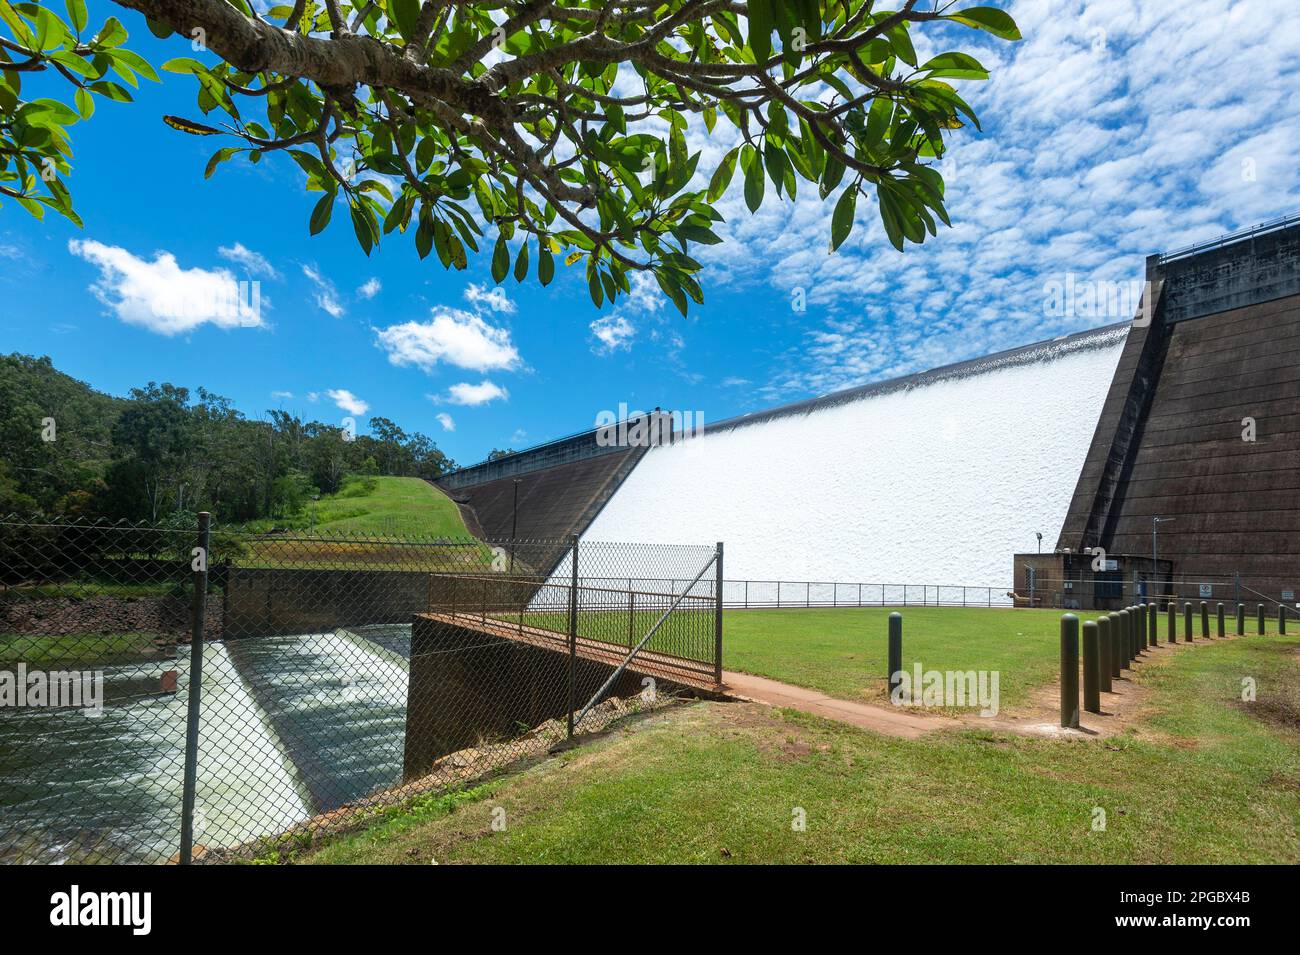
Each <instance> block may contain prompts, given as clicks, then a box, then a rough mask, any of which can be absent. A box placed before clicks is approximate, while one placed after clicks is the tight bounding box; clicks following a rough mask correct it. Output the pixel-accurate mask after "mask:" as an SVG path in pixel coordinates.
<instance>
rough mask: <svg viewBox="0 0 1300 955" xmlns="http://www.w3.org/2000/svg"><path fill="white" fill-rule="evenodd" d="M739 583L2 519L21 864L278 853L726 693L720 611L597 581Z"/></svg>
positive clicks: (2, 719)
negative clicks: (635, 717) (708, 692)
mask: <svg viewBox="0 0 1300 955" xmlns="http://www.w3.org/2000/svg"><path fill="white" fill-rule="evenodd" d="M205 540H206V545H207V546H206V547H202V546H201V544H202V542H204V541H205ZM575 555H576V562H575ZM720 565H721V561H720V550H719V549H715V548H714V547H690V546H682V547H670V546H657V545H635V544H602V543H588V542H581V543H580V544H579V543H577V542H576V541H573V540H569V541H487V542H484V541H478V540H472V539H458V540H446V539H441V540H434V539H414V538H378V537H366V536H347V535H339V534H335V535H330V536H327V537H321V536H309V535H283V534H281V535H267V536H255V535H246V534H242V533H238V532H226V531H221V530H218V529H212V530H211V531H210V533H208V534H207V536H206V538H204V537H203V532H202V531H201V530H200V529H199V528H197V527H194V526H179V527H169V528H145V527H135V526H127V525H103V524H99V525H90V524H76V523H72V524H62V525H54V524H37V523H31V522H24V521H21V520H16V519H12V518H11V519H5V520H0V861H4V862H164V861H168V860H173V861H178V860H183V859H185V858H188V857H193V858H196V859H205V860H219V859H223V858H228V857H251V856H258V855H265V854H270V853H276V852H282V851H285V850H286V849H291V848H293V847H297V846H300V845H303V844H305V843H306V842H308V841H310V839H311V838H312V837H313V836H315V835H316V834H318V833H320V832H322V831H325V830H332V829H337V828H346V827H348V826H350V825H353V824H355V823H356V822H357V821H358V820H359V819H362V818H364V817H365V816H366V815H368V814H369V813H371V812H372V811H373V810H374V809H375V808H377V807H379V806H381V805H385V804H389V803H393V802H399V801H402V800H404V799H406V798H409V797H412V796H415V795H418V794H420V793H423V792H426V791H430V790H439V789H443V788H447V787H455V786H460V785H469V784H471V783H472V782H473V781H474V780H477V779H481V778H483V777H484V776H485V775H488V774H490V773H492V772H494V771H496V770H499V769H500V768H502V767H504V766H505V765H506V764H508V763H510V762H512V761H514V760H517V759H519V758H521V757H526V756H531V755H540V754H542V753H545V752H547V751H548V750H550V749H551V748H553V747H554V746H556V745H557V744H564V742H565V741H566V740H567V739H568V738H570V737H572V736H574V735H579V734H582V733H590V732H593V731H598V730H600V729H602V728H603V727H605V726H606V725H608V724H609V723H610V722H611V721H613V720H615V719H618V718H620V717H621V716H624V715H626V714H628V713H630V712H635V711H638V710H641V709H644V708H645V707H647V706H654V705H659V704H661V703H663V702H666V701H668V700H670V699H671V698H672V697H673V696H674V694H676V693H678V692H680V691H681V690H683V689H692V688H709V687H711V686H714V685H716V683H717V680H718V674H719V673H720V666H721V662H720V661H721V656H720V649H721V629H720V627H721V613H720V607H719V606H718V605H717V602H716V601H715V600H713V599H712V598H710V597H707V596H702V595H696V594H694V593H688V592H679V593H672V592H667V591H665V590H662V589H661V590H658V591H656V590H655V589H654V588H648V589H638V590H637V591H635V592H634V591H633V590H632V589H631V588H628V589H626V590H620V589H619V588H613V587H608V586H605V585H604V583H602V584H599V585H597V584H593V583H591V579H590V578H597V577H598V578H601V579H602V581H605V580H608V579H610V578H627V577H632V578H645V577H654V578H672V577H674V576H678V577H683V578H686V579H690V578H692V577H695V578H698V580H699V581H703V580H706V579H716V577H717V575H718V573H719V571H718V568H719V567H720ZM699 586H701V585H700V584H698V583H697V588H698V587H699ZM692 589H694V588H692ZM195 632H199V633H200V635H201V639H200V640H198V641H193V640H192V639H191V635H192V634H193V633H195Z"/></svg>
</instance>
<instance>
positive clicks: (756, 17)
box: [745, 0, 784, 63]
mask: <svg viewBox="0 0 1300 955" xmlns="http://www.w3.org/2000/svg"><path fill="white" fill-rule="evenodd" d="M781 2H784V0H749V4H748V6H747V8H746V11H745V12H746V14H747V15H748V17H749V48H750V49H751V50H753V51H754V62H755V63H764V62H766V61H767V60H769V59H771V58H772V28H773V27H774V26H775V21H776V15H775V14H776V11H775V9H774V4H776V3H781Z"/></svg>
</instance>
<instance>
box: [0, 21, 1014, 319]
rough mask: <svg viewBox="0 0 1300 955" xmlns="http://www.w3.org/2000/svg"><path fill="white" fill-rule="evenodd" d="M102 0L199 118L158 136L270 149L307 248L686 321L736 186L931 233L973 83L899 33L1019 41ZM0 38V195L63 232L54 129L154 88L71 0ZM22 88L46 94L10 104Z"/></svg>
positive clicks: (997, 30)
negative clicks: (645, 307)
mask: <svg viewBox="0 0 1300 955" xmlns="http://www.w3.org/2000/svg"><path fill="white" fill-rule="evenodd" d="M116 2H117V5H118V6H120V7H123V8H125V9H128V10H132V11H138V12H139V13H142V14H144V15H145V17H146V18H147V23H148V26H149V29H151V30H152V31H153V32H154V33H155V34H156V35H157V36H159V37H164V38H167V37H172V36H173V35H176V36H177V39H176V40H175V46H176V48H177V56H176V57H175V58H174V59H171V60H169V61H167V62H166V63H163V64H162V68H163V69H164V70H165V71H167V72H170V73H174V74H181V75H184V76H186V77H188V80H187V81H188V82H191V83H193V88H194V90H195V94H196V97H197V102H196V109H195V111H194V115H193V116H185V117H168V118H167V122H168V123H169V124H170V125H171V126H172V127H173V129H175V130H179V131H180V132H181V133H184V134H191V135H195V136H205V137H208V136H210V137H212V140H213V142H214V144H216V145H217V146H218V147H219V148H218V149H217V151H216V152H215V153H213V155H212V158H211V160H210V162H209V163H208V167H207V170H206V172H205V175H211V174H212V173H213V170H214V169H215V168H216V167H217V166H219V165H220V164H221V163H223V162H228V161H231V160H233V159H236V158H238V159H239V160H240V161H248V162H254V163H255V162H258V161H260V160H261V158H262V157H263V156H265V155H266V154H267V153H270V152H279V151H284V152H286V153H287V154H288V155H289V156H291V157H292V159H293V161H294V162H295V163H297V165H298V166H299V168H300V169H301V173H302V176H303V180H302V181H303V184H304V186H305V188H306V190H307V191H308V192H309V193H314V194H316V198H315V199H314V202H313V208H312V211H311V213H310V218H309V226H310V231H311V232H312V233H313V234H315V233H317V232H320V231H321V230H323V229H325V228H326V227H327V226H328V225H329V224H330V222H331V219H333V218H336V217H337V218H343V217H344V216H346V218H347V219H348V220H349V222H350V225H351V227H352V229H353V231H354V232H355V234H356V237H357V241H358V242H359V243H360V245H361V247H362V249H364V250H365V252H366V253H367V254H369V252H370V250H371V249H372V248H373V247H374V246H375V245H376V244H378V243H379V241H380V239H381V237H383V236H386V235H389V234H391V233H393V232H395V231H396V232H403V233H410V234H412V235H413V236H414V240H415V246H416V248H417V250H418V251H419V253H420V255H421V256H422V257H423V256H427V255H428V254H430V252H435V253H436V254H437V257H438V259H439V260H440V261H441V263H442V265H443V266H444V267H445V268H456V269H464V268H466V267H467V264H468V252H469V251H477V250H479V249H480V247H482V248H485V249H486V248H488V247H490V248H491V250H492V251H491V271H492V275H493V277H494V278H495V280H496V281H498V282H500V281H502V280H503V279H504V278H505V277H506V275H507V274H510V273H511V272H513V274H514V276H515V278H516V279H518V280H522V279H523V278H525V277H526V276H529V275H532V274H535V275H536V276H537V278H538V279H539V281H540V282H541V283H542V284H543V285H545V284H548V283H549V282H550V281H551V280H552V278H553V276H554V274H555V260H556V257H557V256H558V257H559V258H561V259H562V260H563V261H564V263H565V264H566V265H570V266H572V265H577V264H579V263H581V264H583V266H584V268H585V271H586V279H587V287H588V289H589V291H590V295H591V298H592V301H593V302H594V303H595V304H596V305H597V306H600V305H601V304H602V303H603V302H605V301H606V300H610V301H612V300H614V299H615V298H617V297H618V296H619V295H622V294H625V293H627V292H628V291H630V288H631V284H630V276H631V275H632V274H633V273H636V272H644V273H648V274H652V275H653V276H654V277H655V279H656V281H657V282H658V284H659V286H660V288H661V289H662V290H663V292H664V294H665V295H667V296H668V297H669V298H670V299H671V300H672V301H673V303H674V304H675V305H676V306H677V308H678V309H679V310H681V312H682V313H683V314H685V312H686V310H687V303H688V301H695V302H702V301H703V297H704V293H703V291H702V289H701V287H700V283H699V281H698V278H697V275H698V273H699V272H700V271H701V265H700V263H699V261H698V260H697V259H695V258H694V257H693V255H692V251H693V246H694V245H696V244H706V245H707V244H711V243H715V242H718V241H719V238H718V236H717V234H716V232H715V231H714V225H715V224H716V222H717V221H718V220H719V219H720V218H721V216H720V215H719V213H718V212H717V209H716V205H717V203H718V200H719V199H720V198H721V197H722V195H723V193H725V192H726V191H727V189H728V187H729V186H730V185H731V183H732V180H733V178H735V177H736V174H737V172H739V174H740V175H739V178H740V179H741V180H742V182H743V192H744V197H745V202H746V203H747V205H748V206H749V208H750V210H751V211H752V210H755V209H757V208H758V207H759V206H760V205H761V204H762V203H763V202H764V201H767V200H770V199H772V198H773V197H775V198H777V199H778V200H779V199H782V198H785V197H791V198H792V197H794V196H795V194H796V192H797V191H798V189H799V184H800V182H804V183H809V184H811V185H812V186H814V187H815V188H816V190H817V192H818V194H819V195H820V196H821V198H822V199H829V198H830V197H831V196H836V199H835V205H834V212H833V213H832V215H831V216H830V222H829V228H828V229H827V233H828V239H829V245H830V248H831V249H832V250H834V249H835V248H836V247H837V246H839V245H840V244H841V243H842V242H843V241H844V240H845V238H846V237H847V236H848V235H849V232H850V230H851V229H852V227H853V222H854V214H855V209H856V205H857V203H858V202H859V200H860V199H862V198H864V197H868V196H871V195H873V194H874V197H875V199H876V200H877V202H878V206H879V215H880V218H881V221H882V223H883V224H884V229H885V233H886V234H887V235H888V237H889V240H890V241H891V242H892V243H893V244H894V245H895V246H897V247H898V248H899V249H900V250H901V249H902V248H903V247H904V244H905V243H906V242H922V241H924V239H925V237H926V235H927V234H929V235H934V234H935V233H936V229H937V223H939V222H942V223H945V224H946V223H948V213H947V210H946V209H945V207H944V183H943V179H942V177H941V176H940V174H939V173H938V172H937V171H936V169H935V165H934V160H936V159H938V158H939V157H941V156H942V155H943V153H944V151H945V149H946V145H945V141H944V134H945V132H946V131H947V130H951V129H956V128H959V127H961V126H964V125H966V124H968V123H969V124H974V125H976V126H978V122H977V120H976V117H975V114H974V112H973V111H972V110H971V108H970V107H969V105H967V103H966V102H965V100H964V99H963V98H962V96H961V95H960V94H959V93H958V91H957V89H956V88H955V87H954V86H953V85H952V81H953V80H981V79H984V78H986V77H987V75H988V74H987V72H986V71H985V70H984V68H983V67H982V66H981V65H980V64H979V63H978V62H977V61H976V60H975V59H974V58H973V57H971V56H970V55H968V54H966V53H962V52H944V53H940V54H938V55H937V56H932V57H928V58H926V59H925V60H924V61H922V60H921V58H919V57H918V56H917V54H916V51H915V48H914V43H913V35H914V33H915V32H918V31H920V30H922V29H927V28H928V27H930V26H931V25H932V24H939V23H943V22H947V23H955V24H960V25H962V26H964V27H970V28H973V29H977V30H983V31H986V32H988V33H990V34H992V35H993V36H996V37H1000V38H1003V39H1007V40H1015V39H1018V38H1019V36H1020V34H1019V32H1018V30H1017V29H1016V25H1015V23H1014V22H1013V21H1012V19H1011V17H1010V16H1008V15H1007V14H1006V13H1005V12H1003V11H1001V10H999V9H996V8H992V7H981V6H975V7H970V8H966V9H963V8H961V7H960V6H959V5H958V4H957V3H954V2H951V0H948V2H945V0H926V2H924V3H921V2H918V0H900V2H899V5H898V6H897V7H896V8H893V9H890V8H886V7H885V6H884V5H883V4H880V3H877V2H876V0H747V2H741V0H662V2H643V0H549V2H542V0H529V2H523V0H482V2H461V0H456V2H449V0H324V2H323V3H318V2H316V0H294V2H293V4H292V5H289V4H283V5H280V6H274V7H271V8H270V9H265V8H260V9H262V10H264V12H259V11H255V10H254V8H253V7H252V6H250V5H249V2H248V0H116ZM135 22H138V21H135ZM0 24H2V25H3V26H2V29H3V30H4V31H7V32H8V36H7V37H3V35H2V34H0V39H2V40H3V42H0V59H2V60H4V61H5V62H3V63H0V66H2V67H3V70H2V71H0V197H8V198H10V199H13V200H14V201H15V202H17V203H18V204H19V205H21V206H22V207H23V208H25V209H26V210H27V211H29V212H30V213H32V214H33V215H37V216H39V215H41V214H42V213H43V212H44V210H45V209H46V208H52V209H54V210H56V211H58V212H60V213H61V214H63V215H65V216H68V217H69V218H71V219H73V220H74V221H78V222H79V221H80V220H79V218H78V217H77V215H76V213H75V212H74V211H73V206H72V198H71V195H70V193H69V191H68V187H67V184H66V183H65V181H64V177H65V176H67V175H68V174H69V173H70V172H71V169H72V165H71V155H72V151H71V146H70V136H69V130H70V129H71V127H73V126H75V124H76V123H78V122H81V121H83V120H87V119H90V118H91V116H92V114H93V113H94V112H95V104H96V102H97V100H102V99H110V100H116V101H126V100H130V99H131V95H132V94H131V92H130V90H129V89H128V88H127V85H134V84H136V83H137V82H138V78H139V77H144V78H146V79H149V80H154V79H157V78H158V75H157V73H156V72H155V70H154V68H153V66H151V65H150V64H149V63H147V62H146V61H145V60H144V59H143V58H142V57H140V56H139V54H137V53H135V52H134V51H132V50H130V49H128V48H127V46H126V45H125V44H126V43H127V41H128V34H127V29H126V27H125V26H124V25H123V23H122V22H121V21H119V20H118V19H117V18H116V17H110V18H109V19H108V20H107V21H106V22H105V23H104V24H103V25H102V26H94V25H92V24H91V22H90V19H89V16H88V14H87V10H86V6H85V3H84V0H62V2H60V3H58V5H57V6H56V5H55V4H54V3H12V2H11V0H0ZM132 25H133V26H134V22H133V23H132ZM195 51H198V52H195ZM191 54H193V55H191ZM40 72H44V73H46V74H49V75H53V76H56V77H59V78H61V79H62V80H64V81H66V87H65V89H66V94H65V95H64V96H63V97H62V98H53V97H49V96H44V95H41V94H40V93H32V92H29V91H28V87H27V85H25V84H24V77H25V76H27V75H28V74H31V73H40ZM124 83H125V84H127V85H123V84H124ZM46 88H48V84H47V87H46ZM687 117H694V118H695V119H696V121H697V122H698V123H699V125H700V127H702V129H701V130H700V131H707V132H708V133H709V134H710V135H714V136H718V137H722V136H725V137H726V138H727V141H732V140H734V141H735V142H736V145H735V147H734V148H732V149H731V150H730V151H729V152H727V153H726V155H725V156H724V157H723V158H722V160H721V162H720V163H719V164H718V165H717V167H716V168H714V169H700V168H699V162H700V156H701V152H700V151H698V150H694V151H693V150H692V149H691V145H690V141H689V139H688V136H687V132H688V129H689V128H690V120H688V118H687ZM720 126H721V127H723V128H722V129H719V127H720ZM161 132H162V131H161V130H160V134H161ZM697 173H699V174H701V176H700V177H699V178H697ZM703 178H707V185H702V182H701V179H703ZM394 182H396V184H397V185H396V188H395V189H394V188H392V183H394ZM304 211H305V207H304Z"/></svg>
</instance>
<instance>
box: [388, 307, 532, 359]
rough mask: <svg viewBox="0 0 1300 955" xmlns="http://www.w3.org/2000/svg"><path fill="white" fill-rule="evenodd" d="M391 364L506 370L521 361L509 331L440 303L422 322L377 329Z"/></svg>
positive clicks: (472, 314) (469, 313)
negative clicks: (429, 316)
mask: <svg viewBox="0 0 1300 955" xmlns="http://www.w3.org/2000/svg"><path fill="white" fill-rule="evenodd" d="M376 335H377V338H378V343H379V347H381V348H382V349H384V351H386V352H387V353H388V360H389V361H390V362H392V363H393V364H394V365H411V366H414V367H416V368H419V369H421V370H422V371H426V372H427V371H432V370H433V369H434V368H435V367H436V366H437V365H438V364H439V363H446V364H448V365H455V366H456V367H457V368H466V369H469V370H470V371H509V370H511V369H514V368H517V367H518V366H519V364H520V358H519V351H518V349H516V348H515V346H514V343H513V342H512V341H511V339H510V331H509V329H506V328H500V327H498V326H495V325H490V324H488V323H487V322H486V321H484V320H483V318H482V317H480V316H478V315H476V314H474V313H472V312H466V311H464V310H462V309H458V308H448V307H446V306H442V305H439V306H437V307H435V308H434V309H433V317H432V318H431V319H429V320H428V321H425V322H414V321H412V322H402V323H401V324H399V325H391V326H389V327H388V328H381V329H379V330H378V332H377V333H376Z"/></svg>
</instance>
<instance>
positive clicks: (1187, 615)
mask: <svg viewBox="0 0 1300 955" xmlns="http://www.w3.org/2000/svg"><path fill="white" fill-rule="evenodd" d="M1183 631H1184V633H1185V637H1186V640H1187V642H1188V643H1191V642H1192V641H1193V640H1195V639H1196V637H1195V636H1194V635H1193V634H1192V602H1191V601H1190V600H1189V601H1187V602H1186V603H1185V604H1183Z"/></svg>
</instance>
